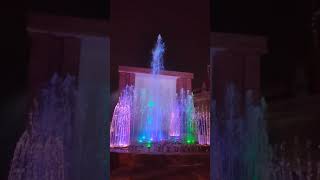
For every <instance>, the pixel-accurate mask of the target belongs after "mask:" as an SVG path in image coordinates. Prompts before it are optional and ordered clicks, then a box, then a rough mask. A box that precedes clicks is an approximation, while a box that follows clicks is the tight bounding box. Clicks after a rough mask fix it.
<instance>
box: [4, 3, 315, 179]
mask: <svg viewBox="0 0 320 180" xmlns="http://www.w3.org/2000/svg"><path fill="white" fill-rule="evenodd" d="M19 2H20V1H19ZM24 2H27V1H24ZM30 2H31V4H28V5H23V4H22V5H21V6H17V5H12V6H11V7H8V8H7V9H6V11H5V12H4V14H6V15H8V16H7V17H8V18H6V21H5V22H2V24H5V26H2V30H3V31H4V33H1V34H2V35H3V36H2V38H1V41H2V44H4V45H5V46H6V47H5V49H2V51H1V53H2V57H5V58H3V59H2V60H3V61H2V63H3V64H2V65H1V67H2V69H1V72H2V73H3V75H2V76H1V78H2V79H1V82H2V84H5V85H6V87H5V88H4V89H2V91H3V93H1V94H2V99H1V109H0V110H1V117H0V119H1V122H0V123H1V124H0V128H1V129H0V140H1V141H0V143H1V146H2V147H0V154H1V155H2V156H1V157H0V158H1V159H0V162H1V167H0V169H1V172H0V179H6V173H7V170H8V164H9V163H8V162H9V160H10V159H11V154H8V152H10V153H12V151H13V149H14V146H15V142H16V140H17V139H18V138H19V137H20V133H21V132H22V130H23V127H24V122H23V118H22V116H23V114H22V113H20V112H23V107H24V104H23V103H22V102H23V99H24V98H25V96H26V92H27V91H26V89H27V87H26V80H27V64H28V47H27V44H28V39H27V36H26V32H25V25H26V22H25V17H26V14H27V12H28V11H30V10H33V11H37V12H47V13H52V14H56V15H69V16H78V17H87V18H99V19H100V18H102V19H107V18H108V17H109V2H108V1H107V0H31V1H30ZM195 2H196V1H195ZM160 3H161V2H160ZM74 4H77V6H74ZM211 6H212V13H211V14H212V18H211V19H212V31H220V32H235V33H246V34H259V35H264V36H267V37H268V38H269V51H270V53H269V54H268V55H267V56H266V57H265V58H264V60H263V61H262V86H263V87H264V88H266V87H269V86H272V84H274V83H275V82H282V83H284V84H286V82H289V83H290V78H291V77H292V69H293V67H294V65H295V62H299V61H302V60H303V59H306V58H307V56H308V53H309V50H310V35H311V34H310V20H311V18H310V12H311V1H310V0H241V1H239V0H214V1H213V2H212V5H211ZM13 12H15V13H13ZM2 13H3V11H2ZM4 59H7V60H6V61H5V60H4ZM287 85H288V83H287ZM288 86H289V85H288ZM17 104H18V106H17ZM13 114H15V116H13ZM5 154H7V156H5Z"/></svg>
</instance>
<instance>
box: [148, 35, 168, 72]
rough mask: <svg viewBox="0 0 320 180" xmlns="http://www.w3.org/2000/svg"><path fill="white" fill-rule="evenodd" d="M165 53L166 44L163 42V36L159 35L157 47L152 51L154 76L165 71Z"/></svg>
mask: <svg viewBox="0 0 320 180" xmlns="http://www.w3.org/2000/svg"><path fill="white" fill-rule="evenodd" d="M164 51H165V45H164V42H163V41H162V37H161V35H160V34H159V35H158V38H157V42H156V45H155V47H154V49H153V50H152V61H151V68H152V74H159V73H160V71H161V70H164V66H163V54H164Z"/></svg>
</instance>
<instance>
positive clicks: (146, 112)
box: [110, 35, 201, 148]
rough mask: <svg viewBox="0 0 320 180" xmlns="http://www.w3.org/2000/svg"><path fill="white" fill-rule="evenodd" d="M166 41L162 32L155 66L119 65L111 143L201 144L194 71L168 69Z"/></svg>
mask: <svg viewBox="0 0 320 180" xmlns="http://www.w3.org/2000/svg"><path fill="white" fill-rule="evenodd" d="M164 51H165V46H164V43H163V42H162V38H161V36H160V35H159V36H158V38H157V43H156V46H155V48H154V49H153V51H152V62H151V69H145V68H133V67H123V66H121V67H120V68H119V72H120V73H122V75H120V81H121V80H122V81H123V79H124V78H125V77H127V79H128V81H124V82H120V89H121V95H120V98H119V101H118V103H117V105H116V107H115V110H114V114H113V118H112V123H111V129H110V146H111V147H127V146H129V145H139V144H140V145H141V144H143V145H145V147H147V148H152V145H153V144H168V143H169V144H187V145H189V144H198V142H199V141H198V138H197V130H198V129H201V127H200V126H199V125H200V123H198V122H197V117H196V112H195V107H194V103H193V95H192V93H191V91H190V90H191V79H192V77H193V74H191V73H185V72H173V71H164V66H163V54H164Z"/></svg>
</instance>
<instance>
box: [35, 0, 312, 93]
mask: <svg viewBox="0 0 320 180" xmlns="http://www.w3.org/2000/svg"><path fill="white" fill-rule="evenodd" d="M74 4H77V6H74ZM109 7H110V1H109V0H90V1H88V0H31V8H30V9H31V10H33V11H36V12H46V13H47V12H49V13H51V14H56V15H67V16H77V17H85V18H96V19H108V18H109V12H110V8H109ZM310 20H311V0H291V1H289V0H282V1H278V0H242V1H236V0H212V1H211V30H212V31H218V32H231V33H244V34H255V35H263V36H266V37H268V39H269V41H268V43H269V52H270V53H269V54H268V55H266V56H265V57H264V59H263V61H262V87H263V88H264V89H268V86H274V84H279V83H280V84H285V85H286V86H288V87H290V85H291V81H292V76H293V75H294V74H293V73H294V72H293V69H294V67H295V64H296V63H297V62H299V61H301V60H302V59H306V57H307V55H308V53H309V50H310V45H311V37H310V36H311V31H310V30H311V29H310V26H311V21H310ZM279 75H281V76H280V77H281V78H279Z"/></svg>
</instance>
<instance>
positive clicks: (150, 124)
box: [134, 35, 176, 143]
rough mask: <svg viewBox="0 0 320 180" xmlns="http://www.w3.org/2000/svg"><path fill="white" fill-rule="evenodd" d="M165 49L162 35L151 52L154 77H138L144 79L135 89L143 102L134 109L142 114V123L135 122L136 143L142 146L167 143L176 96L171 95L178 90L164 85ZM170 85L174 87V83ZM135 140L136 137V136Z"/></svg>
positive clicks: (136, 104) (140, 115) (136, 94)
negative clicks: (164, 141)
mask: <svg viewBox="0 0 320 180" xmlns="http://www.w3.org/2000/svg"><path fill="white" fill-rule="evenodd" d="M164 47H165V46H164V43H163V41H162V38H161V35H158V38H157V42H156V45H155V47H154V49H153V50H152V61H151V69H152V76H144V77H143V75H141V76H140V75H138V79H139V77H141V78H140V79H141V81H139V80H138V82H137V83H136V86H135V87H136V88H135V97H140V98H136V99H135V100H134V104H135V107H138V109H136V111H135V112H137V113H138V114H139V115H138V117H139V119H136V120H135V121H136V123H135V126H136V128H134V129H135V130H138V132H137V133H138V134H137V135H138V139H137V140H138V142H140V143H141V142H144V143H145V142H146V143H152V142H160V141H163V140H166V139H167V134H168V125H169V117H170V116H169V113H170V112H171V108H172V105H173V102H174V101H175V94H174V93H172V92H175V91H176V90H175V88H174V89H172V88H171V87H172V86H171V87H170V85H169V84H170V83H169V84H168V85H166V86H164V83H161V81H163V79H164V77H162V75H160V73H161V71H162V70H164V66H163V54H164V51H165V50H164ZM172 80H175V79H172ZM172 80H171V81H172ZM139 82H142V83H139ZM140 84H143V85H140ZM171 84H172V85H173V86H174V83H171ZM165 95H167V97H166V98H164V97H165ZM137 122H138V123H137ZM135 137H136V135H134V138H135Z"/></svg>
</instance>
